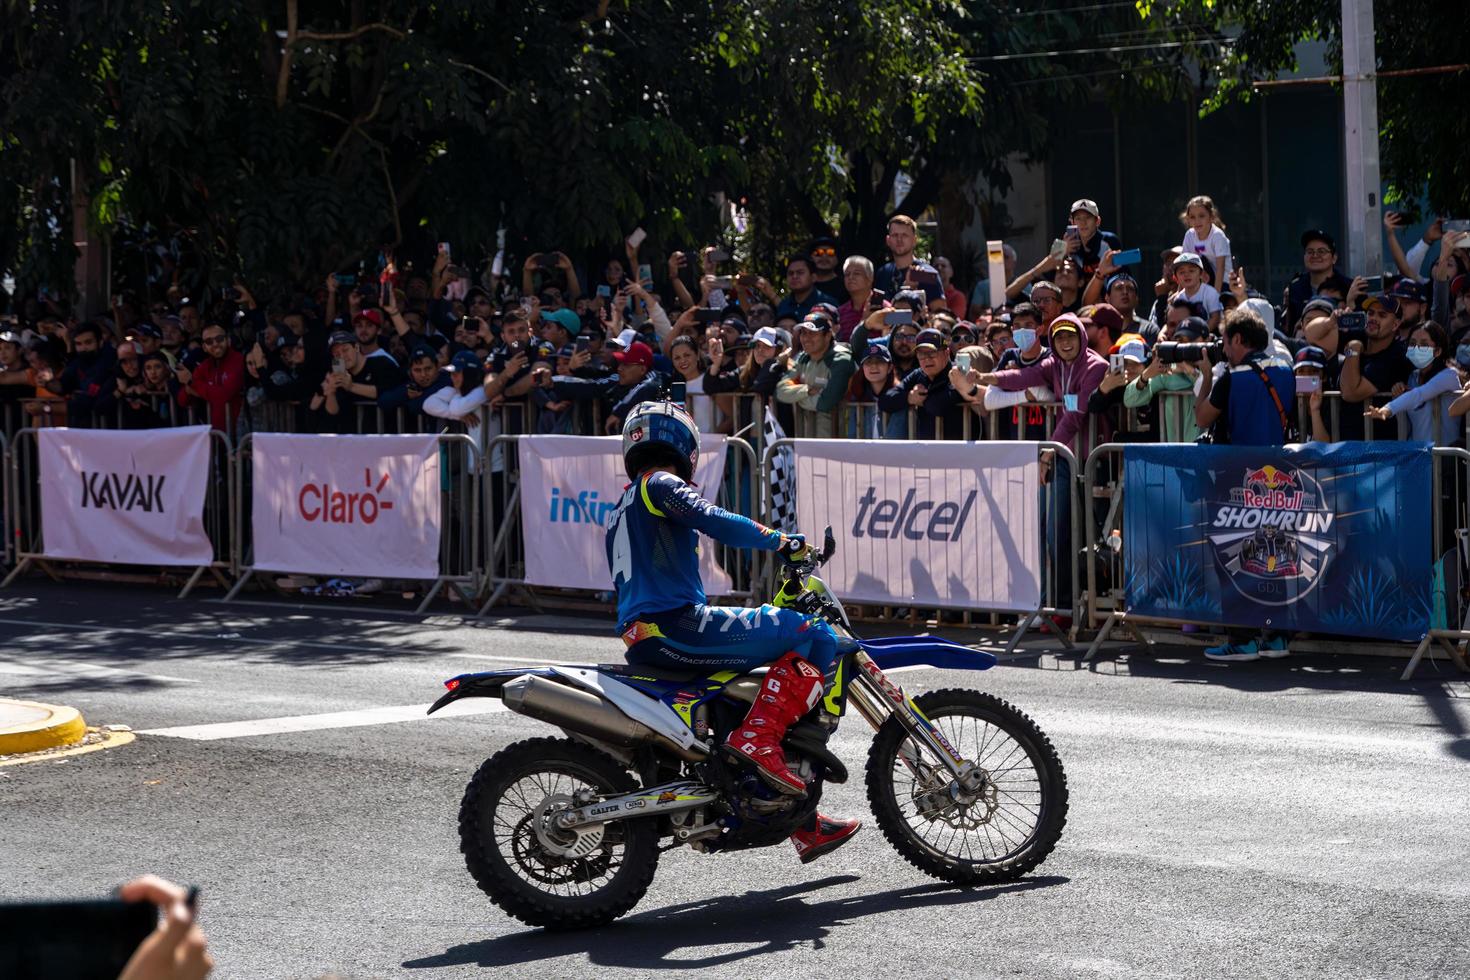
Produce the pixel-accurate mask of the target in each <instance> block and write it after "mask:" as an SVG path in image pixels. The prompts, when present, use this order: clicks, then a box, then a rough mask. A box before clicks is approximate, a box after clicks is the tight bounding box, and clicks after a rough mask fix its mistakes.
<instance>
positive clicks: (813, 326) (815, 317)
mask: <svg viewBox="0 0 1470 980" xmlns="http://www.w3.org/2000/svg"><path fill="white" fill-rule="evenodd" d="M796 329H798V330H818V331H821V330H831V329H832V321H831V320H829V319H827V318H826V317H825V316H823V315H822V314H820V313H816V312H812V313H808V314H807V315H806V319H805V320H802V321H801V323H799V324H797V326H796Z"/></svg>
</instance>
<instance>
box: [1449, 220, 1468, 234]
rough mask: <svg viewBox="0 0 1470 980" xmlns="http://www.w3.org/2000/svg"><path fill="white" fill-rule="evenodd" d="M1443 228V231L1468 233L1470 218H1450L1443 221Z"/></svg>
mask: <svg viewBox="0 0 1470 980" xmlns="http://www.w3.org/2000/svg"><path fill="white" fill-rule="evenodd" d="M1443 227H1444V230H1445V231H1454V232H1459V233H1460V234H1464V233H1465V232H1467V231H1470V218H1450V219H1448V220H1446V221H1445V223H1444V225H1443Z"/></svg>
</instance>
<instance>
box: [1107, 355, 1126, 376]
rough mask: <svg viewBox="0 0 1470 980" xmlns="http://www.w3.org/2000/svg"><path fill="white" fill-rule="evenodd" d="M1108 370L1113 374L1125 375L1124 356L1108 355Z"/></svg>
mask: <svg viewBox="0 0 1470 980" xmlns="http://www.w3.org/2000/svg"><path fill="white" fill-rule="evenodd" d="M1108 370H1109V371H1111V372H1113V373H1114V374H1122V373H1123V355H1122V354H1109V355H1108Z"/></svg>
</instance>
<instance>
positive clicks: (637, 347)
mask: <svg viewBox="0 0 1470 980" xmlns="http://www.w3.org/2000/svg"><path fill="white" fill-rule="evenodd" d="M613 360H615V361H617V362H618V363H619V364H642V365H643V366H644V367H653V349H652V348H650V347H649V346H648V345H647V344H645V343H644V342H643V341H641V340H635V341H633V342H632V343H631V344H629V345H628V349H627V350H620V351H618V352H617V353H616V354H614V355H613Z"/></svg>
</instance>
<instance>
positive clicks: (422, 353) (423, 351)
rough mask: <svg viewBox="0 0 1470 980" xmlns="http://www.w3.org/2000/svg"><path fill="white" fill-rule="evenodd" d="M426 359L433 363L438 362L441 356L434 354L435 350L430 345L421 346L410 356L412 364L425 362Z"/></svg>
mask: <svg viewBox="0 0 1470 980" xmlns="http://www.w3.org/2000/svg"><path fill="white" fill-rule="evenodd" d="M426 357H427V358H428V359H429V360H431V361H436V360H438V359H439V355H438V354H437V353H435V352H434V348H432V347H430V346H429V345H428V344H419V345H418V346H417V347H415V348H414V349H413V350H412V351H410V352H409V354H408V359H409V361H410V362H413V361H419V360H423V359H424V358H426Z"/></svg>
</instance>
